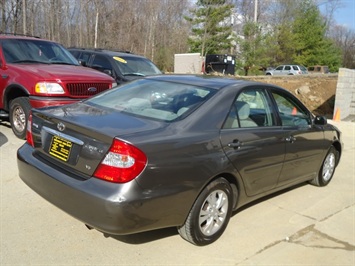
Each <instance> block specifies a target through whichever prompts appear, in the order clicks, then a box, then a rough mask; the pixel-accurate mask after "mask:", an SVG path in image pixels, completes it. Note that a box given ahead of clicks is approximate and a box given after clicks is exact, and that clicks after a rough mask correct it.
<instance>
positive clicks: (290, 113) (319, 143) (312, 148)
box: [272, 90, 329, 186]
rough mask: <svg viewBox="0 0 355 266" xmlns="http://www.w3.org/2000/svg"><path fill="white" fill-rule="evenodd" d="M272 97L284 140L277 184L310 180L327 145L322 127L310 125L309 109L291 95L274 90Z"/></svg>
mask: <svg viewBox="0 0 355 266" xmlns="http://www.w3.org/2000/svg"><path fill="white" fill-rule="evenodd" d="M272 96H273V98H274V100H275V103H276V105H277V109H278V113H279V118H280V123H281V124H282V130H283V132H284V135H285V143H286V154H285V161H284V165H283V167H282V171H281V174H280V178H279V181H278V186H283V185H286V184H290V183H299V182H300V181H301V180H309V179H311V178H312V177H314V176H315V175H317V174H318V170H319V165H320V163H321V162H322V160H323V156H324V154H323V153H324V150H325V149H326V147H327V145H329V143H328V142H327V141H326V140H325V139H324V133H323V128H322V127H320V126H315V125H313V122H312V117H311V114H310V112H309V111H308V110H307V109H306V108H305V107H304V106H303V105H302V104H301V103H300V102H299V101H298V100H297V99H296V98H295V97H294V96H293V95H291V94H289V93H286V92H283V91H278V90H274V91H272Z"/></svg>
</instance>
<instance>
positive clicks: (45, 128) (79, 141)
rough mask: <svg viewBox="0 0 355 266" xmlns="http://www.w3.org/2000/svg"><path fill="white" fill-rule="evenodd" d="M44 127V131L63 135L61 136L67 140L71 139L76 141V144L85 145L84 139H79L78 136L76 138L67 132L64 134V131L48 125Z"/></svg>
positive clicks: (59, 135)
mask: <svg viewBox="0 0 355 266" xmlns="http://www.w3.org/2000/svg"><path fill="white" fill-rule="evenodd" d="M42 129H43V130H44V131H46V132H48V133H50V134H52V135H55V136H58V137H61V138H63V139H67V140H69V141H71V142H73V143H75V144H78V145H81V146H83V145H84V141H82V140H80V139H77V138H74V137H72V136H69V135H67V134H64V133H62V132H60V131H57V130H54V129H51V128H49V127H46V126H44V127H42Z"/></svg>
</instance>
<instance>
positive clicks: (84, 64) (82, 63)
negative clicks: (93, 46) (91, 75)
mask: <svg viewBox="0 0 355 266" xmlns="http://www.w3.org/2000/svg"><path fill="white" fill-rule="evenodd" d="M78 62H79V64H80V65H82V66H84V67H86V66H87V64H86V61H84V60H78Z"/></svg>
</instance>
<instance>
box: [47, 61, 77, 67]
mask: <svg viewBox="0 0 355 266" xmlns="http://www.w3.org/2000/svg"><path fill="white" fill-rule="evenodd" d="M49 64H52V65H74V66H78V65H75V64H72V63H68V62H62V61H58V62H50V63H49Z"/></svg>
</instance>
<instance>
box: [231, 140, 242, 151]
mask: <svg viewBox="0 0 355 266" xmlns="http://www.w3.org/2000/svg"><path fill="white" fill-rule="evenodd" d="M241 146H242V143H241V142H240V141H239V140H233V142H230V143H228V147H230V148H233V149H240V147H241Z"/></svg>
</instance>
